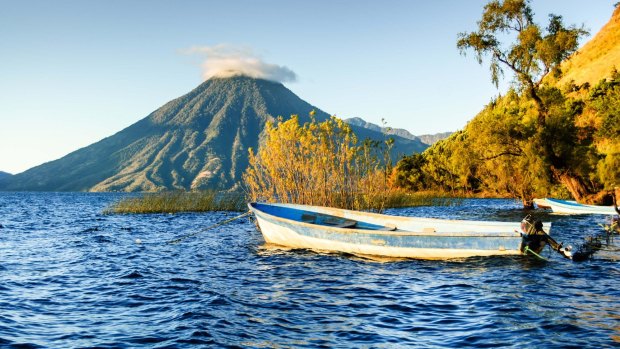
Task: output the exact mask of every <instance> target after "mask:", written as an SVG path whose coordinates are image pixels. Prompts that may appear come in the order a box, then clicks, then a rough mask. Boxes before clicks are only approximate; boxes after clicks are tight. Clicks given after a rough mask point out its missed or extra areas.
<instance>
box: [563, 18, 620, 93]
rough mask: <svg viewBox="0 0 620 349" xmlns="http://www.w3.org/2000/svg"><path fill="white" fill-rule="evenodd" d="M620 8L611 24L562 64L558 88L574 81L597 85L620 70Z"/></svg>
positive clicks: (610, 21) (606, 25)
mask: <svg viewBox="0 0 620 349" xmlns="http://www.w3.org/2000/svg"><path fill="white" fill-rule="evenodd" d="M618 43H620V6H619V7H617V8H616V10H615V11H614V12H613V15H612V17H611V19H610V20H609V22H607V24H605V25H604V26H603V28H601V30H600V31H599V32H598V33H596V35H595V36H594V37H593V38H592V39H591V40H590V41H588V42H587V43H586V44H585V45H583V47H581V48H580V49H579V50H578V51H577V52H575V53H574V54H573V55H572V56H571V57H570V58H569V59H568V60H567V61H566V62H564V63H563V64H562V67H561V69H562V72H563V76H562V78H561V79H560V80H559V81H558V86H563V85H564V84H566V83H568V82H570V81H574V83H575V84H576V85H582V84H583V83H585V82H587V83H589V84H590V85H595V84H596V83H598V82H599V81H600V80H602V79H605V78H608V77H609V74H610V71H611V69H613V68H614V67H615V68H616V69H619V70H620V45H619V44H618Z"/></svg>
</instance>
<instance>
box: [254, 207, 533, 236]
mask: <svg viewBox="0 0 620 349" xmlns="http://www.w3.org/2000/svg"><path fill="white" fill-rule="evenodd" d="M253 204H255V203H254V202H253V203H249V204H248V206H249V207H250V210H252V211H253V212H254V214H256V212H259V213H260V214H261V215H265V216H268V217H269V218H271V219H274V220H276V221H279V222H287V223H288V224H292V225H298V226H302V227H308V228H312V229H320V230H327V231H332V232H335V233H346V234H368V235H385V236H432V237H441V238H452V237H480V238H484V237H496V238H521V237H522V234H521V233H520V232H518V231H517V230H515V231H514V232H512V233H508V232H475V231H469V232H466V231H465V232H444V233H441V232H422V231H420V232H416V231H409V230H402V229H400V228H399V227H398V226H396V230H391V231H388V230H371V229H356V228H340V227H333V226H328V225H318V224H313V223H305V222H301V221H297V220H294V219H289V218H283V217H279V216H276V215H273V214H270V213H267V212H265V211H262V210H260V209H258V208H256V207H254V206H252V205H253ZM258 204H264V205H272V206H277V207H283V208H290V207H289V206H283V205H282V204H275V205H274V204H271V203H258ZM285 205H289V204H285ZM290 205H296V204H290ZM299 206H304V205H299ZM306 207H321V206H306ZM293 209H295V208H293ZM339 210H342V211H348V212H356V211H351V210H345V209H339ZM365 213H366V212H364V214H365ZM369 213H371V214H372V215H373V216H375V217H384V216H388V217H395V218H397V219H398V218H415V219H418V217H399V216H389V215H382V214H378V213H372V212H369ZM422 219H425V220H430V221H441V222H444V221H449V222H450V223H459V222H464V223H467V222H470V223H469V224H471V222H473V221H467V220H442V219H438V218H422ZM489 223H493V222H489ZM499 223H508V224H510V222H499ZM489 225H491V224H489Z"/></svg>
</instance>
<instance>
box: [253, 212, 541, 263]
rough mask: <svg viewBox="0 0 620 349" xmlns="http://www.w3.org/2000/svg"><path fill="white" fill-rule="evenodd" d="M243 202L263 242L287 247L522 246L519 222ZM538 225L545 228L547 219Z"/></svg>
mask: <svg viewBox="0 0 620 349" xmlns="http://www.w3.org/2000/svg"><path fill="white" fill-rule="evenodd" d="M248 206H249V208H250V210H251V211H252V212H253V213H254V215H255V217H256V220H257V223H258V227H259V229H260V231H261V233H262V234H263V237H264V239H265V241H266V242H267V243H271V244H275V245H281V246H286V247H291V248H307V249H312V250H319V251H332V252H345V253H351V254H357V255H372V256H383V257H399V258H420V259H449V258H466V257H474V256H493V255H519V254H522V250H523V247H524V245H523V243H524V241H523V238H522V234H521V232H520V229H521V225H520V223H509V222H487V221H465V220H448V219H433V218H416V217H402V216H390V215H383V214H377V213H370V212H361V211H351V210H344V209H336V208H329V207H320V206H306V205H295V204H268V203H250V204H248ZM543 229H544V230H545V231H546V232H547V233H548V232H549V230H550V229H551V224H550V223H547V224H544V227H543ZM541 248H542V247H541ZM534 252H540V251H539V250H538V251H534Z"/></svg>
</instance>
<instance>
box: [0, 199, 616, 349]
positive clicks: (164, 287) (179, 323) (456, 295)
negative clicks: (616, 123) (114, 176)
mask: <svg viewBox="0 0 620 349" xmlns="http://www.w3.org/2000/svg"><path fill="white" fill-rule="evenodd" d="M122 196H123V194H105V193H101V194H98V193H0V347H19V348H36V347H50V348H81V347H101V348H125V347H126V348H136V347H145V348H195V347H208V348H211V347H213V348H412V347H415V348H462V347H475V348H483V347H508V348H605V347H620V285H619V281H620V268H619V266H620V264H619V261H620V243H619V242H620V240H618V241H611V242H610V244H609V245H605V246H604V248H603V250H601V251H599V252H598V253H596V254H595V255H594V256H593V258H592V259H591V260H588V261H586V262H582V263H575V262H572V261H570V260H566V259H563V258H562V257H561V256H559V255H558V254H555V253H552V252H551V251H549V250H548V249H547V250H545V251H544V252H543V255H544V256H545V257H547V258H548V261H541V260H537V259H534V258H528V257H522V256H513V257H493V258H473V259H467V260H461V261H422V260H394V261H380V260H370V259H366V258H361V257H356V256H350V255H344V254H323V253H315V252H311V251H305V250H287V249H278V248H276V247H273V246H265V244H264V241H263V238H262V236H261V235H260V233H259V232H258V231H257V230H256V228H255V226H254V225H253V224H252V222H250V221H249V219H248V218H243V219H240V220H236V221H234V222H232V223H230V224H228V225H225V226H221V227H218V228H216V229H213V230H208V231H204V232H202V233H200V234H197V235H195V236H192V237H190V238H187V239H185V240H183V241H182V242H180V243H178V244H168V243H167V242H168V241H170V240H173V239H175V238H178V237H181V236H183V235H185V234H191V233H194V232H197V231H200V230H201V229H203V228H205V227H208V226H210V225H212V224H214V223H217V222H220V221H222V220H225V219H228V218H231V217H235V216H237V215H239V213H238V212H215V213H187V214H174V215H173V214H152V215H104V214H102V211H103V209H104V208H106V207H107V206H108V205H110V204H111V203H113V202H115V201H117V200H118V199H119V198H121V197H122ZM387 213H388V214H397V215H411V216H425V217H440V218H460V219H476V220H478V219H479V220H502V221H519V220H521V219H522V218H523V217H524V216H525V215H526V214H527V212H525V211H523V210H522V209H521V208H520V206H519V203H518V202H516V201H513V200H497V199H468V200H463V201H459V202H458V203H457V204H456V205H453V206H436V207H416V208H407V209H391V210H388V212H387ZM536 215H537V217H538V218H540V219H542V220H544V221H551V222H553V228H552V235H553V236H554V237H555V238H556V240H558V241H564V242H566V243H572V244H574V245H575V244H578V243H580V242H582V241H583V240H584V238H585V237H586V236H587V235H593V234H597V233H600V232H602V229H601V228H600V227H599V226H598V224H602V223H605V222H606V218H605V217H604V216H555V215H549V214H547V213H544V212H538V213H536ZM618 238H620V237H618ZM138 242H141V243H138Z"/></svg>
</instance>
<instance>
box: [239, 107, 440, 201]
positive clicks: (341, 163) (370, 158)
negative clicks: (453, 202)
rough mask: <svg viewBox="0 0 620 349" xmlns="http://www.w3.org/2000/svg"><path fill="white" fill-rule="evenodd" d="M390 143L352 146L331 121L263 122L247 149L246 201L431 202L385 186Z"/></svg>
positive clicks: (350, 137) (351, 138)
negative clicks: (257, 142) (259, 140)
mask: <svg viewBox="0 0 620 349" xmlns="http://www.w3.org/2000/svg"><path fill="white" fill-rule="evenodd" d="M392 145H393V140H392V139H386V141H385V142H376V141H364V142H360V143H359V144H358V140H357V138H356V136H355V134H353V132H352V131H351V128H350V127H349V125H348V124H346V123H345V122H343V121H342V120H340V119H337V118H335V117H332V118H331V119H329V120H326V121H324V122H321V123H319V122H316V121H312V122H308V123H305V124H303V125H300V124H299V121H298V118H297V116H295V115H293V116H292V117H291V118H290V119H289V120H287V121H282V120H279V121H278V122H276V123H269V124H267V127H266V137H265V139H264V142H263V144H262V145H261V147H260V148H259V149H258V151H257V152H256V153H255V152H254V151H252V150H251V149H250V158H249V167H248V169H247V170H246V172H245V174H244V182H245V185H246V187H247V190H248V198H249V200H251V201H268V202H284V203H295V204H306V205H317V206H330V207H338V208H345V209H353V210H374V211H383V209H385V208H388V207H404V206H417V205H422V204H431V203H432V202H436V200H434V199H431V198H430V197H428V196H423V195H422V196H421V195H412V194H410V193H407V192H405V191H403V190H400V189H397V188H395V187H394V186H392V185H391V181H390V175H391V162H390V160H389V152H390V148H391V146H392Z"/></svg>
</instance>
